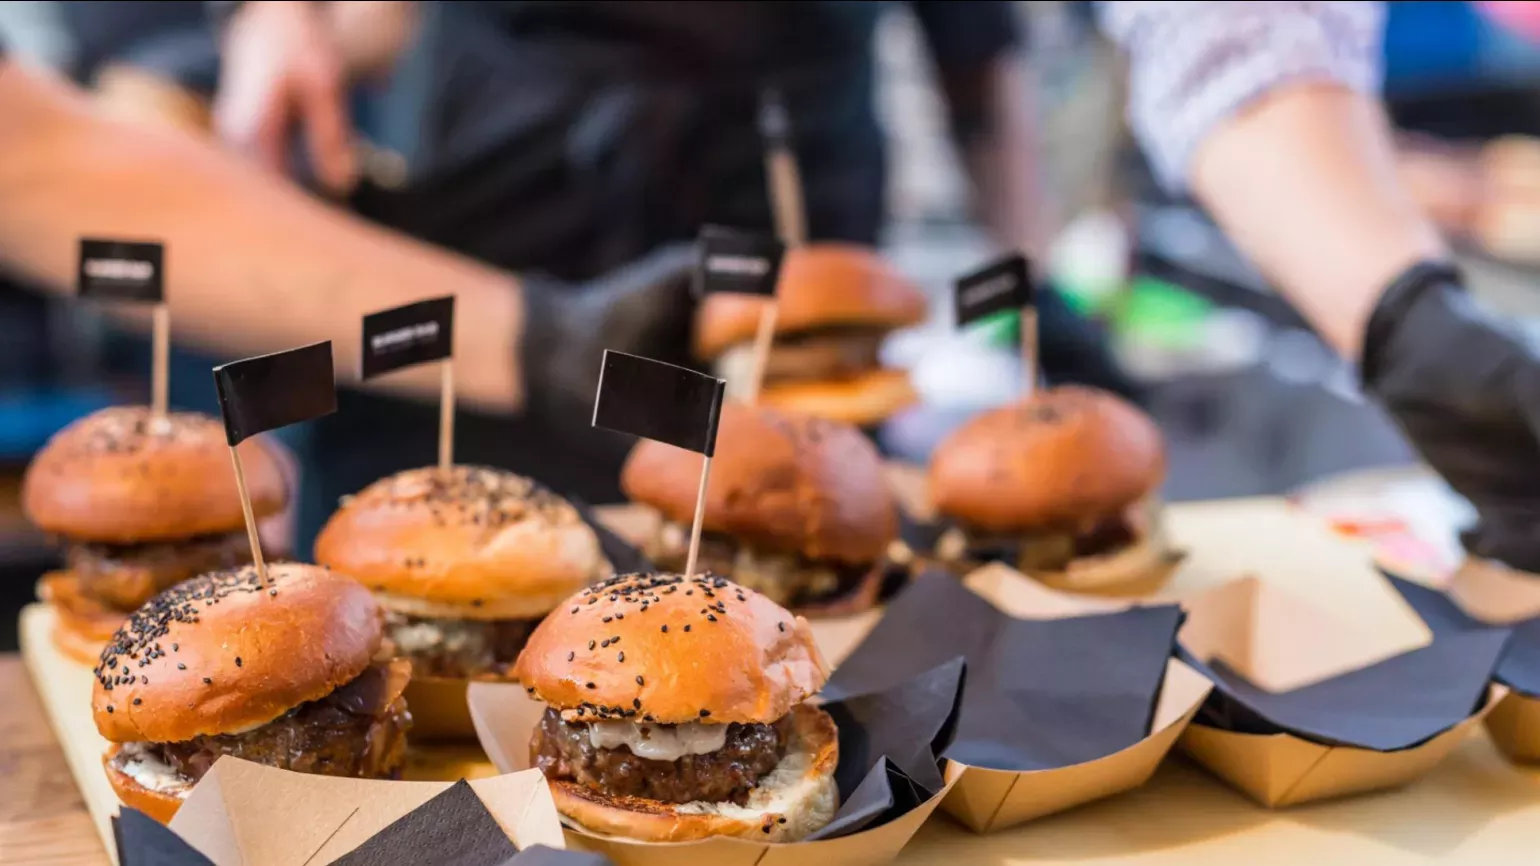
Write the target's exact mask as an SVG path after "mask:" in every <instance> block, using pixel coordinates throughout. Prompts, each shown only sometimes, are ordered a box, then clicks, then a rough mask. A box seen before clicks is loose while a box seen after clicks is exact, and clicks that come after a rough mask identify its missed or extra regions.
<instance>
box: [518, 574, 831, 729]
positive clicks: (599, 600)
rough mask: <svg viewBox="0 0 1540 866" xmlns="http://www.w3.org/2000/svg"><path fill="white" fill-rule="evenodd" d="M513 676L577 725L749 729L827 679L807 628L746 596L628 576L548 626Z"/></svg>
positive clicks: (706, 580) (724, 586) (658, 577)
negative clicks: (612, 722) (735, 725)
mask: <svg viewBox="0 0 1540 866" xmlns="http://www.w3.org/2000/svg"><path fill="white" fill-rule="evenodd" d="M687 593H688V594H687ZM590 602H592V603H590ZM573 607H576V610H577V612H576V613H573V612H572V608H573ZM606 619H608V620H609V621H608V622H606ZM590 646H592V648H590ZM514 676H515V677H516V678H517V679H518V680H519V682H520V683H521V684H523V685H524V686H525V687H526V688H528V689H532V690H533V693H534V694H535V695H536V696H537V697H538V698H539V699H540V700H542V701H545V702H546V703H548V704H550V705H551V706H553V707H556V708H557V709H560V710H562V711H564V715H565V716H566V717H567V718H570V719H574V720H577V721H584V720H590V719H592V720H600V719H625V720H628V721H639V722H642V721H650V722H657V723H661V724H681V723H684V722H710V723H718V724H728V723H730V722H740V723H744V724H756V723H769V722H774V721H776V720H778V719H780V718H781V717H783V716H785V715H786V713H787V712H788V711H790V709H791V708H792V707H794V706H796V705H797V704H799V703H801V702H802V701H804V700H806V699H807V698H808V697H810V696H812V695H813V694H814V693H816V692H817V691H818V690H819V689H821V688H823V684H824V682H825V681H826V680H827V679H828V676H829V667H828V664H827V663H826V662H825V661H824V659H823V656H822V655H821V654H820V653H819V651H818V647H817V646H816V645H815V644H814V642H813V636H812V632H811V630H810V629H809V628H808V625H807V621H806V620H804V619H802V618H801V617H799V616H793V615H792V614H790V613H788V612H787V611H786V610H785V609H784V608H782V607H781V606H780V605H777V604H776V603H774V602H772V601H770V600H769V599H768V598H765V597H764V596H763V595H760V594H759V593H757V592H754V591H753V590H749V589H744V588H743V587H740V586H738V585H737V584H735V583H733V582H731V581H729V580H727V579H725V578H721V577H715V576H710V575H705V576H696V577H694V578H691V579H685V578H683V577H681V576H679V575H677V574H630V575H617V576H615V577H613V578H611V579H609V580H607V581H605V582H603V583H600V584H596V585H594V586H592V587H589V588H588V589H585V590H583V591H582V592H580V593H578V594H577V595H576V596H574V597H573V598H572V599H571V600H570V601H569V602H568V603H567V604H564V605H563V606H561V607H560V608H559V609H558V610H557V612H556V613H553V614H552V615H551V616H549V617H547V618H546V620H545V621H544V622H542V623H541V624H540V626H539V627H538V628H536V629H535V632H534V634H533V635H531V636H530V639H529V643H528V644H527V645H526V646H525V647H524V651H523V652H522V653H521V654H520V655H519V660H518V664H517V665H516V666H515V670H514Z"/></svg>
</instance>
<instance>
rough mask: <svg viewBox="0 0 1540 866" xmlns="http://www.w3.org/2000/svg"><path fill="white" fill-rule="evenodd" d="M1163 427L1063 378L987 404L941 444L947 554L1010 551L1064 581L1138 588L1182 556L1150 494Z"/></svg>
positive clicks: (940, 506)
mask: <svg viewBox="0 0 1540 866" xmlns="http://www.w3.org/2000/svg"><path fill="white" fill-rule="evenodd" d="M1164 477H1165V452H1164V445H1163V443H1162V440H1161V435H1160V431H1159V430H1158V429H1157V428H1156V426H1155V424H1154V422H1153V421H1151V420H1150V418H1149V417H1148V416H1146V415H1145V414H1144V413H1143V412H1141V411H1139V409H1137V408H1135V407H1134V406H1133V405H1131V404H1129V403H1127V402H1125V401H1124V400H1122V399H1120V398H1118V397H1116V396H1114V395H1112V394H1108V393H1106V392H1103V391H1096V390H1091V389H1089V388H1080V387H1065V388H1053V389H1049V390H1045V391H1040V392H1038V393H1037V394H1036V395H1034V396H1033V397H1031V398H1030V399H1028V400H1026V401H1025V402H1021V403H1016V404H1013V405H1010V406H1005V407H1002V408H999V409H995V410H993V411H990V412H985V413H983V414H980V415H978V416H976V417H974V418H973V419H971V420H970V421H968V423H966V424H964V425H963V426H962V427H960V428H959V429H958V430H956V431H955V432H953V433H952V434H951V435H950V436H948V437H947V438H946V439H945V440H943V441H942V442H941V444H940V445H938V446H937V447H936V450H935V452H934V454H933V455H932V457H931V464H930V495H931V498H932V500H933V502H934V504H935V508H936V511H937V512H938V513H939V514H940V516H942V517H943V518H946V519H948V520H950V521H951V522H953V523H954V524H955V526H956V529H955V530H953V531H949V532H948V533H947V534H946V535H944V536H943V537H942V540H941V542H940V543H939V545H938V551H937V553H938V555H939V556H940V557H941V558H942V559H944V560H948V559H950V560H961V561H963V562H975V561H980V560H983V561H989V560H1004V561H1006V562H1010V563H1013V564H1014V565H1015V566H1016V567H1017V568H1018V569H1020V570H1021V571H1022V572H1023V573H1025V574H1028V575H1031V576H1033V577H1035V578H1037V579H1039V580H1041V581H1042V582H1044V583H1046V584H1049V585H1050V586H1054V587H1057V588H1061V589H1071V590H1090V591H1095V590H1104V591H1118V590H1119V589H1123V590H1131V589H1134V588H1135V585H1137V584H1139V582H1140V581H1146V582H1148V581H1153V580H1159V579H1162V578H1163V577H1164V576H1165V574H1166V572H1167V571H1168V569H1169V566H1170V565H1172V564H1173V562H1174V557H1173V555H1172V554H1171V553H1170V552H1169V551H1168V550H1167V549H1166V547H1165V545H1164V543H1163V539H1162V538H1161V537H1160V533H1159V532H1158V521H1157V516H1158V515H1157V511H1156V507H1155V504H1154V500H1153V499H1152V494H1153V493H1154V492H1155V491H1156V488H1158V487H1159V486H1160V483H1161V481H1162V480H1163V478H1164Z"/></svg>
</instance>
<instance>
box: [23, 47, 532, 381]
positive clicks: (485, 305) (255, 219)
mask: <svg viewBox="0 0 1540 866" xmlns="http://www.w3.org/2000/svg"><path fill="white" fill-rule="evenodd" d="M82 235H105V236H116V237H127V238H152V239H159V240H163V241H165V242H166V244H167V246H168V261H167V275H168V283H167V296H168V298H169V302H170V304H171V308H172V322H173V333H174V335H175V337H176V339H177V340H178V341H179V342H184V343H186V344H189V345H193V346H198V347H201V348H204V349H208V350H210V351H212V352H213V353H214V354H217V355H220V356H225V357H239V356H245V355H251V354H258V353H262V352H269V351H274V350H278V349H283V348H288V347H291V346H296V345H300V344H303V343H308V342H313V341H318V340H332V341H333V342H334V344H335V348H336V356H337V358H338V359H339V366H340V368H341V369H340V370H339V376H340V377H341V378H343V379H348V378H351V375H352V372H351V368H352V364H353V362H352V360H351V359H354V358H356V357H357V356H358V329H359V317H360V316H361V315H363V314H364V313H366V312H370V311H373V310H378V309H382V308H385V307H390V306H395V305H398V304H403V303H408V302H411V301H414V300H419V299H421V298H423V297H425V296H432V295H438V294H446V293H452V294H454V295H456V296H457V298H458V302H457V303H458V308H459V315H458V316H457V319H458V323H459V324H458V327H457V328H456V347H455V348H456V355H457V358H458V360H459V362H460V363H458V364H456V374H457V381H458V387H459V393H460V394H462V395H463V399H465V400H466V401H468V402H469V403H471V404H475V405H478V406H481V407H485V408H488V409H494V410H510V409H514V408H517V407H519V406H520V405H521V404H522V402H523V398H524V381H523V378H522V375H521V371H520V370H519V367H518V351H517V347H518V346H519V344H520V341H521V337H522V330H523V320H524V316H523V303H522V298H521V292H520V289H519V285H518V282H517V280H516V279H514V278H513V277H511V276H510V275H508V274H504V273H501V272H498V271H495V270H492V269H489V268H486V267H484V266H482V265H479V264H476V263H474V262H471V261H469V260H467V259H464V258H461V257H458V256H455V255H452V254H449V253H445V252H442V251H439V250H436V249H434V248H432V247H430V246H428V245H426V244H422V243H419V242H417V241H413V240H411V239H409V238H406V237H403V236H400V235H396V234H393V233H391V232H388V231H384V230H381V229H378V228H374V227H371V226H369V225H367V224H365V223H363V222H362V221H359V220H357V219H354V218H351V217H349V216H347V215H345V214H342V213H339V212H337V211H334V210H331V209H329V208H327V207H325V206H323V205H321V204H319V203H317V202H314V201H312V200H310V199H309V198H307V197H306V196H304V195H303V194H302V193H300V192H298V191H296V190H293V189H290V188H288V187H287V186H285V185H282V184H275V183H273V182H272V179H271V178H270V177H267V176H265V175H263V174H261V173H259V172H258V171H257V170H255V169H253V168H249V167H247V166H245V165H242V164H241V163H239V162H238V161H237V160H236V159H235V158H233V157H231V156H228V155H226V154H224V153H221V152H220V151H218V150H216V149H214V148H212V147H210V146H205V145H203V144H202V143H200V142H198V141H195V140H192V139H190V138H188V137H185V136H182V135H178V134H176V133H173V132H161V131H158V130H146V129H141V128H135V127H130V126H127V125H124V124H122V123H118V122H114V121H111V120H108V119H104V118H101V117H98V116H96V115H93V114H92V113H91V111H90V110H89V107H88V106H87V105H86V103H85V102H84V101H83V100H82V99H81V98H80V97H79V96H78V95H77V94H76V93H75V92H74V91H72V90H70V89H69V88H68V87H67V86H66V85H63V84H60V83H57V82H53V81H50V80H45V79H43V78H41V77H39V76H37V75H34V74H30V73H28V72H26V71H25V70H23V69H21V68H19V67H17V66H16V65H15V64H0V262H3V263H4V264H6V265H8V266H10V267H12V268H14V269H16V270H17V271H19V272H21V273H22V274H25V275H27V276H30V277H32V278H34V279H36V280H38V281H39V282H41V283H42V284H43V285H44V286H46V287H47V288H48V289H49V290H51V291H55V292H59V293H67V292H68V291H70V288H71V286H72V284H73V280H74V270H75V257H76V251H77V240H78V238H80V237H81V236H82ZM421 372H422V375H414V374H413V373H402V374H400V375H399V376H392V377H389V378H388V379H386V380H384V382H383V385H384V386H385V387H387V388H390V389H393V390H399V391H403V392H406V393H410V394H420V395H431V394H433V393H435V391H434V386H435V384H436V378H437V377H436V375H435V374H434V373H433V371H431V370H425V371H421Z"/></svg>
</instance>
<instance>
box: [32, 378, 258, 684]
mask: <svg viewBox="0 0 1540 866" xmlns="http://www.w3.org/2000/svg"><path fill="white" fill-rule="evenodd" d="M241 462H242V464H243V466H244V469H245V474H246V488H247V490H248V492H249V493H250V496H251V506H252V511H253V512H254V513H255V515H256V516H257V518H258V519H260V518H263V517H266V516H269V515H272V514H276V513H277V512H279V511H281V510H282V509H283V507H284V505H285V504H286V501H287V499H288V488H287V485H286V482H285V481H284V476H283V472H282V470H281V469H280V467H279V465H278V462H277V459H276V458H275V457H274V455H273V454H272V453H271V452H270V451H269V450H268V448H267V446H265V445H264V444H263V443H262V442H261V441H259V440H252V441H250V442H248V443H245V444H243V445H242V446H241ZM22 507H23V509H24V510H25V511H26V514H27V517H28V519H30V520H31V521H32V523H33V524H35V525H36V526H37V527H38V528H40V529H42V530H43V531H44V532H47V533H49V534H51V535H54V536H57V537H59V538H60V539H62V541H63V542H64V549H65V560H66V563H67V569H66V570H65V571H60V572H53V573H50V574H47V575H44V577H43V579H42V580H41V581H40V582H39V583H38V596H39V597H40V598H42V599H43V600H44V601H47V602H49V603H51V604H52V605H53V607H54V609H55V610H56V611H57V614H58V627H57V628H56V629H55V632H54V639H55V643H57V644H58V646H59V648H60V649H61V650H63V651H64V652H65V653H66V654H68V655H70V656H71V657H73V658H75V659H77V660H79V661H82V662H85V663H87V664H90V663H94V662H95V661H96V657H97V654H98V653H100V652H101V648H102V644H103V643H105V642H106V641H107V639H108V638H110V637H112V635H113V632H114V631H116V630H117V628H118V626H120V625H122V623H123V619H124V617H126V616H127V615H128V614H129V613H130V612H131V611H133V610H134V609H135V608H137V607H139V606H140V605H141V604H144V603H145V602H146V601H148V600H149V598H150V597H151V596H153V595H154V594H155V593H157V592H160V591H161V590H163V589H166V588H167V587H169V586H172V585H174V584H176V583H179V582H180V581H183V580H186V579H188V578H190V577H193V576H195V575H198V574H202V573H203V572H206V571H213V570H216V569H221V568H231V567H234V566H237V565H242V564H245V563H249V562H250V561H251V546H250V544H249V542H248V541H247V538H246V532H245V519H244V517H243V515H242V512H241V500H240V495H239V493H238V492H237V489H236V485H235V473H234V472H233V471H231V468H230V454H229V449H228V446H227V445H226V440H225V432H224V427H223V426H221V424H220V423H219V422H218V421H217V420H215V419H213V418H210V417H207V416H205V415H198V414H192V413H182V412H177V413H172V414H169V415H167V416H166V417H165V418H164V419H160V420H157V419H155V418H153V417H152V416H151V414H150V410H149V409H147V408H144V407H121V408H114V409H105V410H103V411H100V412H97V413H95V414H93V415H89V416H87V417H85V418H82V419H81V420H79V421H76V422H75V423H74V424H71V425H70V426H68V427H66V428H65V429H64V430H62V431H60V432H59V433H58V434H57V435H55V436H54V437H53V438H52V439H51V440H49V442H48V444H47V445H46V446H44V448H43V449H42V451H40V452H39V453H38V455H37V457H36V458H35V459H34V460H33V461H32V465H31V467H29V468H28V470H27V474H26V479H25V480H24V482H23V485H22Z"/></svg>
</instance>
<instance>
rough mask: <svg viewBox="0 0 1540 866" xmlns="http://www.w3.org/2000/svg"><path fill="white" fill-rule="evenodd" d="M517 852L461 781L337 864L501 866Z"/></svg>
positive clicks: (478, 798)
mask: <svg viewBox="0 0 1540 866" xmlns="http://www.w3.org/2000/svg"><path fill="white" fill-rule="evenodd" d="M518 852H519V849H518V848H517V847H515V846H514V844H513V842H511V841H510V840H509V839H508V836H507V834H505V833H504V832H503V828H502V827H500V826H498V823H497V820H496V819H495V818H493V817H492V813H490V812H488V811H487V807H486V806H485V805H483V804H482V802H481V798H480V797H478V796H476V792H475V791H473V790H471V786H470V784H469V783H468V782H466V781H465V780H464V779H461V780H460V781H458V782H456V783H454V784H453V785H451V786H450V787H449V788H447V789H446V790H444V792H443V793H441V794H439V795H437V796H435V797H434V798H433V799H431V800H429V801H428V802H426V803H423V804H422V805H421V806H418V807H417V808H416V809H413V810H412V811H410V812H408V813H406V814H405V815H403V816H401V817H400V818H398V819H396V820H395V822H394V823H392V824H391V825H390V826H388V827H386V828H385V829H383V830H381V831H380V832H378V833H376V834H375V835H374V836H372V837H370V838H369V840H368V841H366V842H364V844H362V845H360V846H358V847H357V848H354V849H353V850H352V851H350V852H348V853H347V854H345V855H343V856H342V857H341V858H340V859H338V860H337V861H336V862H337V863H338V864H344V866H395V864H401V866H407V864H415V863H455V864H461V866H500V864H502V863H505V862H507V861H508V860H510V859H511V858H513V856H514V855H515V854H517V853H518Z"/></svg>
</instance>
